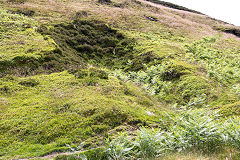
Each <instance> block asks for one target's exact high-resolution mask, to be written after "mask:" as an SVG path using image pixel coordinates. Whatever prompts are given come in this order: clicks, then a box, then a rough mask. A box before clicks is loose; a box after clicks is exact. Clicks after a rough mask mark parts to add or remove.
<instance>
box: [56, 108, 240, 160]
mask: <svg viewBox="0 0 240 160" xmlns="http://www.w3.org/2000/svg"><path fill="white" fill-rule="evenodd" d="M160 121H161V122H164V123H168V125H166V128H164V129H163V128H162V129H159V128H157V129H153V128H152V129H150V128H141V129H140V130H138V131H137V134H136V135H135V136H134V137H133V136H130V135H128V133H126V132H125V133H120V134H119V135H118V137H117V138H113V139H109V138H108V139H106V140H105V147H102V148H99V149H96V150H91V151H88V152H86V154H85V153H81V154H73V155H71V156H59V157H57V158H56V159H62V160H66V159H73V160H75V159H90V160H96V159H99V160H100V159H103V160H105V159H109V160H113V159H114V160H122V159H140V158H141V159H168V158H170V157H171V156H170V155H176V154H183V153H185V154H189V153H194V154H198V157H200V156H202V157H206V158H210V157H211V158H213V157H214V158H216V159H225V158H226V157H227V158H231V159H234V160H237V159H238V158H239V149H240V148H239V147H240V143H239V138H238V137H239V134H240V132H239V127H240V121H239V117H231V118H227V119H226V118H221V115H220V114H219V113H218V112H216V111H209V110H205V109H201V110H199V109H197V110H196V109H194V110H188V111H187V110H185V111H181V112H179V113H170V112H169V113H166V115H165V116H163V117H162V119H160ZM99 151H100V153H99ZM89 153H94V154H89ZM229 153H230V154H229ZM92 155H95V156H92ZM191 157H192V159H194V158H193V156H191ZM183 158H185V157H184V156H183ZM211 158H210V159H211Z"/></svg>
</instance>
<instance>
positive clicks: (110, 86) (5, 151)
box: [0, 68, 159, 157]
mask: <svg viewBox="0 0 240 160" xmlns="http://www.w3.org/2000/svg"><path fill="white" fill-rule="evenodd" d="M0 80H1V81H0V94H1V99H0V104H1V105H0V106H1V107H0V110H1V113H0V114H1V123H0V132H1V134H0V135H1V138H0V139H1V140H0V145H1V146H2V147H1V150H0V155H1V156H4V157H8V156H10V157H17V156H20V157H30V156H39V155H44V154H47V153H51V152H53V151H63V150H66V144H79V143H81V142H83V141H86V145H85V146H84V147H90V148H91V147H94V146H96V145H101V144H102V142H101V141H102V139H103V137H104V136H106V135H108V131H110V130H113V129H114V128H116V127H118V126H121V125H124V124H126V126H134V127H138V126H145V125H150V124H152V123H155V121H156V119H158V118H157V115H158V111H157V112H156V110H159V107H157V104H158V103H157V102H156V101H155V100H154V99H152V98H151V97H150V96H148V95H147V94H145V93H144V92H142V91H141V90H140V89H139V88H137V87H135V86H133V85H131V84H129V83H126V84H125V83H122V82H121V81H119V80H117V79H116V78H114V77H112V76H108V74H107V73H106V72H105V71H103V70H98V69H94V68H89V69H88V70H81V71H79V72H75V73H74V74H71V73H69V72H67V71H64V72H60V73H53V74H50V75H37V76H32V77H26V78H19V77H14V76H7V77H4V78H1V79H0ZM156 107H157V108H156ZM136 110H137V111H138V112H136ZM148 112H153V114H149V113H148ZM94 137H95V138H94ZM93 142H94V143H93Z"/></svg>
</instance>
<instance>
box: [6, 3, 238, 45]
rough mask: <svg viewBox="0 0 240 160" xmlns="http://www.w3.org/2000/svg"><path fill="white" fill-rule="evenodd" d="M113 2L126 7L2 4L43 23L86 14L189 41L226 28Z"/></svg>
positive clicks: (170, 11)
mask: <svg viewBox="0 0 240 160" xmlns="http://www.w3.org/2000/svg"><path fill="white" fill-rule="evenodd" d="M137 1H138V2H140V4H139V3H136V2H134V1H132V0H112V2H113V4H124V5H122V6H123V7H116V6H114V5H107V4H99V3H98V2H97V0H40V1H39V0H28V2H26V3H24V4H2V5H5V7H11V8H30V9H34V10H37V11H38V12H37V13H38V14H36V16H35V18H36V19H38V20H39V21H40V22H42V23H48V22H56V21H64V20H71V19H73V17H74V16H75V13H76V12H81V11H86V12H87V13H88V18H89V19H98V20H101V21H104V22H106V23H107V24H109V25H110V26H112V27H114V28H119V29H121V30H123V31H124V30H125V31H140V32H145V33H147V32H153V33H157V32H159V31H163V30H166V29H167V30H169V31H171V32H172V33H174V34H177V35H182V36H185V37H188V38H189V40H190V41H191V40H193V39H199V38H202V37H205V36H215V35H217V34H219V33H220V32H219V31H217V30H215V29H214V27H215V26H225V25H226V24H224V23H223V22H221V21H216V20H213V19H211V18H210V17H208V16H206V15H199V14H195V13H191V12H187V11H182V10H176V9H172V8H168V7H165V6H162V5H158V4H154V3H151V2H147V1H145V0H137ZM145 15H148V16H153V17H156V18H157V19H158V22H152V21H149V20H148V19H146V18H145ZM221 34H222V35H223V38H224V39H228V38H232V39H236V40H239V38H237V37H236V36H234V35H231V34H227V33H221Z"/></svg>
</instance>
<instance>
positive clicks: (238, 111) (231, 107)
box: [220, 101, 240, 116]
mask: <svg viewBox="0 0 240 160" xmlns="http://www.w3.org/2000/svg"><path fill="white" fill-rule="evenodd" d="M220 113H221V114H223V116H233V115H237V116H238V115H240V101H238V102H235V103H232V104H227V105H223V106H221V107H220Z"/></svg>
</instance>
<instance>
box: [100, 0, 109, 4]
mask: <svg viewBox="0 0 240 160" xmlns="http://www.w3.org/2000/svg"><path fill="white" fill-rule="evenodd" d="M98 3H107V4H109V3H112V1H111V0H98Z"/></svg>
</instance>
